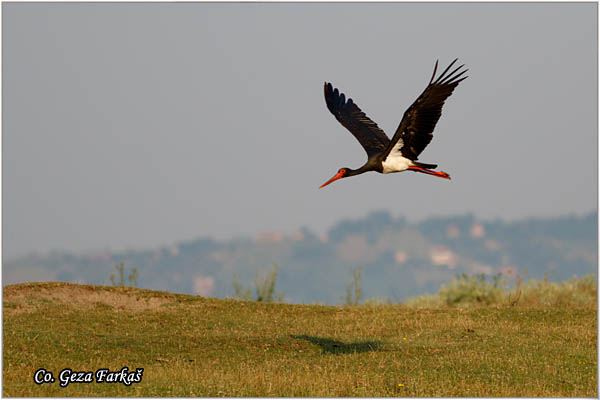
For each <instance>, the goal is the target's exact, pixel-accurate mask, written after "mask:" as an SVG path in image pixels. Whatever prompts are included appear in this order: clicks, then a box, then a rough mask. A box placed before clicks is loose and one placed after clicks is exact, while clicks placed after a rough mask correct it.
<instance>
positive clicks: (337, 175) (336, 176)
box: [319, 172, 344, 189]
mask: <svg viewBox="0 0 600 400" xmlns="http://www.w3.org/2000/svg"><path fill="white" fill-rule="evenodd" d="M343 177H344V173H343V172H338V173H337V174H335V175H334V176H333V178H331V179H330V180H328V181H327V182H325V183H324V184H322V185H321V186H319V189H321V188H322V187H325V186H327V185H329V184H330V183H331V182H335V181H337V180H338V179H341V178H343Z"/></svg>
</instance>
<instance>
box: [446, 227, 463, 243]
mask: <svg viewBox="0 0 600 400" xmlns="http://www.w3.org/2000/svg"><path fill="white" fill-rule="evenodd" d="M446 236H448V237H449V238H451V239H454V238H457V237H459V236H460V229H458V227H457V226H456V225H454V224H452V225H448V229H447V230H446Z"/></svg>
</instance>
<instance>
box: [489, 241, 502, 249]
mask: <svg viewBox="0 0 600 400" xmlns="http://www.w3.org/2000/svg"><path fill="white" fill-rule="evenodd" d="M485 247H486V248H487V249H488V250H493V251H495V250H500V249H501V248H502V244H500V242H498V241H497V240H493V239H489V240H486V241H485Z"/></svg>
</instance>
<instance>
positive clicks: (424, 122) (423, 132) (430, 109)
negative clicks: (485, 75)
mask: <svg viewBox="0 0 600 400" xmlns="http://www.w3.org/2000/svg"><path fill="white" fill-rule="evenodd" d="M457 60H458V58H457V59H455V60H454V61H452V63H451V64H450V65H449V66H448V67H447V68H446V69H445V70H444V72H442V74H441V75H440V76H439V77H438V78H437V79H436V80H435V81H434V79H435V73H436V71H437V66H438V63H437V61H436V62H435V68H434V69H433V75H432V76H431V80H430V81H429V85H427V87H426V88H425V90H424V91H423V93H422V94H421V95H420V96H419V97H418V98H417V100H415V102H414V103H413V104H412V105H411V106H410V107H409V108H408V109H407V110H406V111H405V112H404V116H403V117H402V121H400V125H399V126H398V129H396V132H395V133H394V137H393V138H392V141H391V142H390V145H389V146H388V148H387V151H386V153H385V155H386V156H387V155H388V154H390V152H394V151H398V150H399V151H400V152H401V154H402V156H403V157H406V158H409V159H411V160H416V159H417V157H418V156H419V154H421V152H422V151H423V150H424V149H425V147H427V145H428V144H429V142H431V138H432V137H433V129H434V128H435V124H437V122H438V120H439V119H440V116H441V115H442V106H443V105H444V101H446V99H447V98H448V97H449V96H450V95H451V94H452V92H453V91H454V88H455V87H456V86H457V85H458V84H459V83H460V82H461V81H462V80H464V79H466V78H467V77H466V76H465V77H463V78H461V76H462V75H463V74H464V73H465V72H467V71H468V70H467V69H465V70H462V71H460V69H461V68H462V67H464V64H463V65H461V66H460V67H457V68H456V69H454V70H453V71H452V72H450V73H449V74H446V73H447V72H448V71H449V70H450V68H452V66H453V65H454V63H455V62H456V61H457ZM459 71H460V72H459ZM459 78H460V79H459Z"/></svg>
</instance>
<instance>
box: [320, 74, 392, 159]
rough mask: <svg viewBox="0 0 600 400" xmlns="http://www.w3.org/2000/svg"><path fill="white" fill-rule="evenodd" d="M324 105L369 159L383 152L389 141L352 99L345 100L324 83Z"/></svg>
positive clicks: (342, 95)
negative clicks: (357, 142) (355, 140)
mask: <svg viewBox="0 0 600 400" xmlns="http://www.w3.org/2000/svg"><path fill="white" fill-rule="evenodd" d="M324 91H325V103H327V108H328V109H329V111H331V113H332V114H333V115H334V116H335V118H336V119H337V120H338V121H339V122H340V123H341V124H342V125H344V127H345V128H346V129H348V130H349V131H350V133H352V134H353V135H354V137H355V138H356V139H358V141H359V142H360V145H361V146H362V147H363V148H364V149H365V151H366V152H367V156H368V157H369V158H370V157H371V156H372V155H374V154H377V153H382V152H384V151H385V150H386V149H387V147H388V144H389V143H390V139H389V138H388V137H387V135H386V134H385V133H384V132H383V131H382V130H381V128H379V127H378V126H377V124H376V123H375V122H373V121H371V119H369V117H367V116H366V115H365V113H364V112H362V111H361V109H360V108H358V106H357V105H356V104H354V102H353V101H352V99H350V98H349V99H348V100H346V97H345V96H344V94H343V93H340V92H339V91H338V90H337V89H334V88H333V86H331V83H327V82H325V87H324Z"/></svg>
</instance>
